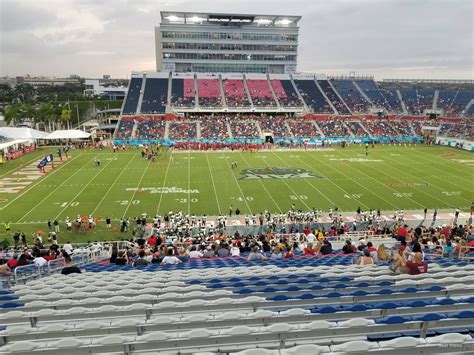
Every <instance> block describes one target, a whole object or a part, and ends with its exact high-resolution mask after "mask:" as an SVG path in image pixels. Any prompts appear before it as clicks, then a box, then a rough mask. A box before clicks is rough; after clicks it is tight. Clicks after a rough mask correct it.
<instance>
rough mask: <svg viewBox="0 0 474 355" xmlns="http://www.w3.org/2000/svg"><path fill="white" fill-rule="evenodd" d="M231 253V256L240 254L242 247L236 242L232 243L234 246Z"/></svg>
mask: <svg viewBox="0 0 474 355" xmlns="http://www.w3.org/2000/svg"><path fill="white" fill-rule="evenodd" d="M230 255H231V256H240V248H239V247H238V246H237V244H236V243H234V244H233V245H232V248H230Z"/></svg>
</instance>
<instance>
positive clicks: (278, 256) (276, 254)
mask: <svg viewBox="0 0 474 355" xmlns="http://www.w3.org/2000/svg"><path fill="white" fill-rule="evenodd" d="M282 257H283V255H282V253H281V251H280V247H279V246H276V247H275V248H273V252H272V255H271V257H270V259H272V260H275V259H281V258H282Z"/></svg>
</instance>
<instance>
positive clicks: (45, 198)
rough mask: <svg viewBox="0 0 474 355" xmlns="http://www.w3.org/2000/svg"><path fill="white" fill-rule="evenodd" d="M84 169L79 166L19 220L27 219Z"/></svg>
mask: <svg viewBox="0 0 474 355" xmlns="http://www.w3.org/2000/svg"><path fill="white" fill-rule="evenodd" d="M91 162H92V159H91ZM87 165H88V164H86V165H84V166H87ZM81 170H82V168H79V169H77V170H76V172H75V173H74V174H72V175H71V176H69V177H68V178H67V179H66V180H64V181H63V182H62V183H61V184H60V185H58V186H56V188H55V189H54V190H52V191H51V192H50V193H49V194H47V195H46V196H45V197H44V198H43V199H41V201H40V202H38V203H35V205H34V206H33V207H32V208H31V209H30V210H29V211H28V212H26V213H25V214H24V215H23V217H21V218H19V219H18V222H17V223H19V222H21V221H23V220H24V219H25V217H26V216H28V215H29V214H30V213H31V212H33V211H34V210H36V209H37V208H38V207H39V206H41V205H42V204H43V202H44V201H46V200H47V199H48V198H49V197H50V196H51V195H53V194H54V193H55V192H56V191H58V190H59V189H60V188H61V187H62V186H64V184H65V183H66V182H68V181H69V179H71V178H73V177H74V176H76V175H77V174H78V173H79V172H80V171H81Z"/></svg>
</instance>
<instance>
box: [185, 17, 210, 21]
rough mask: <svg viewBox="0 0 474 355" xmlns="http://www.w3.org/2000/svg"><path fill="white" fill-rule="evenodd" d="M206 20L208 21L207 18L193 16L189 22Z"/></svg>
mask: <svg viewBox="0 0 474 355" xmlns="http://www.w3.org/2000/svg"><path fill="white" fill-rule="evenodd" d="M205 20H206V19H205V18H203V17H198V16H193V17H189V18H188V21H190V22H203V21H205Z"/></svg>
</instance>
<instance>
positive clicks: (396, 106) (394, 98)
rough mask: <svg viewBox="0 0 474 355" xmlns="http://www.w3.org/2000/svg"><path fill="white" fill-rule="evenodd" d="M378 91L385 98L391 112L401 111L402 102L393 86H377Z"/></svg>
mask: <svg viewBox="0 0 474 355" xmlns="http://www.w3.org/2000/svg"><path fill="white" fill-rule="evenodd" d="M379 91H380V93H381V94H382V95H383V97H384V98H385V99H386V100H387V102H388V104H389V106H390V108H391V110H390V112H393V113H403V108H402V104H401V102H400V100H399V98H398V95H397V90H396V89H394V88H384V87H380V86H379Z"/></svg>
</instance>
